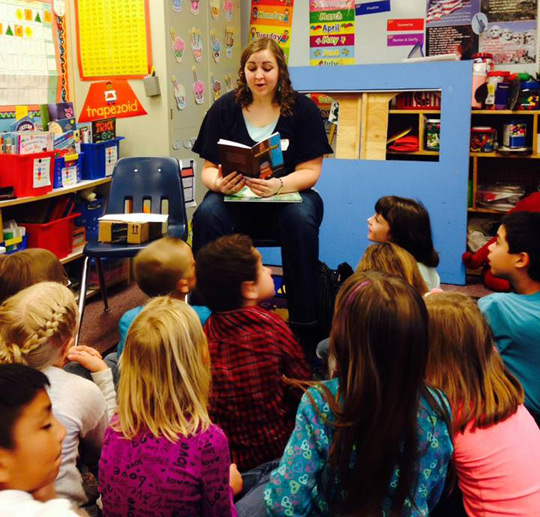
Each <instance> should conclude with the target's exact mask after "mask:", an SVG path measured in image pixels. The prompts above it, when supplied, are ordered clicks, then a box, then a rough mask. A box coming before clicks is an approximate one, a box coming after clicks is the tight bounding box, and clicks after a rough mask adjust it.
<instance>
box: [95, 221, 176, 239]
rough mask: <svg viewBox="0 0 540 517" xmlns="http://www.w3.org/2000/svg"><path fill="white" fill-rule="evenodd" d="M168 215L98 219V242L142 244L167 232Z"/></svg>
mask: <svg viewBox="0 0 540 517" xmlns="http://www.w3.org/2000/svg"><path fill="white" fill-rule="evenodd" d="M168 218H169V216H168V215H162V214H108V215H105V216H103V217H100V219H99V234H98V241H100V242H110V243H112V244H142V243H144V242H147V241H150V240H153V239H158V238H159V237H161V236H162V235H163V234H165V233H166V232H167V219H168Z"/></svg>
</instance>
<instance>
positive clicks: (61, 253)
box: [19, 214, 81, 259]
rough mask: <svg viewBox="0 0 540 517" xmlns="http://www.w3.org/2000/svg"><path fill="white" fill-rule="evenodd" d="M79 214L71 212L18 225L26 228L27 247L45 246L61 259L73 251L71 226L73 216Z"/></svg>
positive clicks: (72, 224)
mask: <svg viewBox="0 0 540 517" xmlns="http://www.w3.org/2000/svg"><path fill="white" fill-rule="evenodd" d="M80 215H81V214H71V215H68V216H67V217H63V218H62V219H57V220H56V221H51V222H50V223H44V224H30V223H19V225H20V226H24V227H25V228H26V235H28V247H29V248H45V249H46V250H50V251H52V252H53V253H54V254H55V255H56V256H57V257H58V258H59V259H62V258H64V257H67V256H68V255H69V254H70V253H71V252H72V251H73V228H74V227H75V218H76V217H79V216H80Z"/></svg>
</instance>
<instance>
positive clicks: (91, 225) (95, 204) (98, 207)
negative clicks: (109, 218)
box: [75, 196, 105, 241]
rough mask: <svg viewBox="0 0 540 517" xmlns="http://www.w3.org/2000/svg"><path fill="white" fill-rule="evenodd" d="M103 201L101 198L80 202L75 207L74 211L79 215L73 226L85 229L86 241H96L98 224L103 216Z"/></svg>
mask: <svg viewBox="0 0 540 517" xmlns="http://www.w3.org/2000/svg"><path fill="white" fill-rule="evenodd" d="M104 208H105V201H104V199H103V197H102V196H101V197H98V198H97V199H95V200H94V201H81V202H80V203H77V204H76V205H75V211H76V212H79V213H80V214H81V215H80V216H79V217H77V219H75V226H82V227H84V228H85V229H86V239H87V240H88V241H97V238H98V230H99V222H98V219H99V218H100V217H101V216H102V215H103V210H104Z"/></svg>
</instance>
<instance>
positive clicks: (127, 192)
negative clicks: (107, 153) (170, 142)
mask: <svg viewBox="0 0 540 517" xmlns="http://www.w3.org/2000/svg"><path fill="white" fill-rule="evenodd" d="M164 201H166V202H167V203H168V207H167V206H163V205H164ZM127 205H131V210H130V211H131V212H132V213H142V212H144V211H145V208H146V210H148V209H149V210H150V212H152V213H153V214H161V213H168V214H169V220H168V235H170V236H172V237H178V238H180V239H183V240H186V239H187V235H188V223H187V216H186V206H185V203H184V191H183V189H182V177H181V170H180V164H179V162H178V160H177V159H176V158H171V157H163V158H160V157H156V158H153V157H150V158H146V157H129V158H122V159H120V160H119V161H118V163H117V164H116V166H115V168H114V171H113V175H112V181H111V190H110V194H109V201H108V204H107V209H106V212H105V213H107V214H122V213H124V212H125V211H126V206H127ZM146 244H147V243H144V244H109V243H102V242H97V241H90V242H88V243H87V244H86V246H85V248H84V251H83V256H84V257H85V258H84V265H83V273H82V280H81V293H80V298H79V326H78V332H77V336H76V340H75V344H78V341H79V334H80V329H81V324H82V319H83V314H84V305H85V299H86V289H87V281H88V278H87V277H88V263H89V260H90V259H91V258H93V259H95V262H96V268H97V272H98V277H99V287H100V289H101V294H102V298H103V303H104V305H105V311H109V302H108V299H107V290H106V286H105V276H104V274H103V267H102V264H101V259H103V258H108V259H119V258H131V257H134V256H135V255H137V253H138V252H139V251H140V250H141V249H143V248H144V247H145V246H146Z"/></svg>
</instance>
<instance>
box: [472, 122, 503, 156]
mask: <svg viewBox="0 0 540 517" xmlns="http://www.w3.org/2000/svg"><path fill="white" fill-rule="evenodd" d="M496 146H497V130H496V129H495V128H492V127H487V126H476V127H473V128H471V151H472V152H473V153H492V152H493V151H495V148H496Z"/></svg>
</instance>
